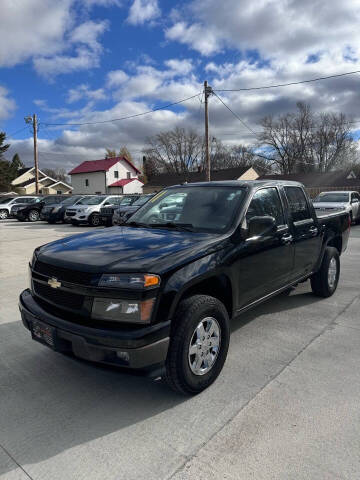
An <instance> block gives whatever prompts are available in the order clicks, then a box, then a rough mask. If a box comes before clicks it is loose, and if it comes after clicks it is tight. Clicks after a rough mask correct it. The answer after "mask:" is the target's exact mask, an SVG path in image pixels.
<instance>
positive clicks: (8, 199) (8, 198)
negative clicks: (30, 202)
mask: <svg viewBox="0 0 360 480" xmlns="http://www.w3.org/2000/svg"><path fill="white" fill-rule="evenodd" d="M13 199H14V197H5V198H2V199H1V200H0V203H8V202H10V201H11V200H13Z"/></svg>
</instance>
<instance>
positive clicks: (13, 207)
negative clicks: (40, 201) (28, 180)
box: [0, 196, 38, 220]
mask: <svg viewBox="0 0 360 480" xmlns="http://www.w3.org/2000/svg"><path fill="white" fill-rule="evenodd" d="M37 198H38V197H35V196H32V197H28V196H26V197H24V196H22V197H5V198H1V199H0V220H5V219H6V218H8V217H14V216H15V213H16V211H17V210H18V209H19V208H21V207H22V206H26V205H28V204H29V203H33V202H34V201H35V200H37Z"/></svg>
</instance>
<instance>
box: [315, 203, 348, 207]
mask: <svg viewBox="0 0 360 480" xmlns="http://www.w3.org/2000/svg"><path fill="white" fill-rule="evenodd" d="M313 205H314V208H348V207H349V203H347V202H314V203H313Z"/></svg>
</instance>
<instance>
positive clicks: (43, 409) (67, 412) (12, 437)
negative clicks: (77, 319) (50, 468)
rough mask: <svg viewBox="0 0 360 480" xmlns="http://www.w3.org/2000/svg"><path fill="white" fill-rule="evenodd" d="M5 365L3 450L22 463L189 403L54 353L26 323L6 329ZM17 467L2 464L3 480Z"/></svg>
mask: <svg viewBox="0 0 360 480" xmlns="http://www.w3.org/2000/svg"><path fill="white" fill-rule="evenodd" d="M14 350H15V351H17V352H18V355H17V356H16V355H14V353H13V352H14ZM11 352H12V355H11ZM0 364H1V369H0V399H1V401H0V406H1V407H0V444H2V445H3V446H4V447H5V448H6V449H7V450H8V451H10V452H11V454H12V455H13V456H14V457H15V458H16V459H17V461H18V462H19V463H20V464H24V463H38V462H40V461H42V460H46V459H48V458H51V457H53V456H54V455H56V454H58V453H60V452H62V451H64V450H67V449H70V448H71V447H73V446H76V445H81V444H84V443H86V442H89V441H91V440H94V439H97V438H99V437H103V436H106V435H108V434H110V433H112V432H115V431H118V430H121V429H124V428H126V427H127V426H129V425H133V424H135V423H138V422H141V421H143V420H144V419H147V418H149V417H152V416H154V415H157V414H159V413H160V412H163V411H165V410H167V409H171V408H173V407H174V406H175V405H177V404H179V403H181V402H184V401H186V397H182V396H179V395H177V394H175V393H174V392H172V391H171V390H170V389H168V388H167V386H166V385H164V384H163V383H162V382H154V381H151V380H149V379H146V378H144V377H138V376H133V375H130V374H125V373H120V372H119V371H116V370H114V369H111V368H106V367H101V366H100V367H99V366H96V365H94V364H88V363H86V362H82V361H77V360H74V359H73V358H71V357H65V356H63V355H61V354H58V353H56V352H52V351H51V350H49V349H48V348H47V347H43V346H41V345H38V344H36V343H35V342H33V341H32V340H31V338H30V335H29V332H27V331H26V330H24V327H23V325H22V323H21V322H20V321H19V322H13V323H6V324H2V325H0ZM13 468H16V465H15V464H13V467H10V465H1V464H0V476H1V475H2V474H4V473H5V472H7V471H9V470H12V469H13Z"/></svg>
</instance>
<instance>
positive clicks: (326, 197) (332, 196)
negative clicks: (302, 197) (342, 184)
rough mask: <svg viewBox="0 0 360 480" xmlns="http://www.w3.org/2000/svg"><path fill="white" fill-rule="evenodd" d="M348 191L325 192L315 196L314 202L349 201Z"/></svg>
mask: <svg viewBox="0 0 360 480" xmlns="http://www.w3.org/2000/svg"><path fill="white" fill-rule="evenodd" d="M348 201H349V194H348V193H324V194H323V195H319V196H318V197H317V198H315V200H314V202H315V203H316V202H344V203H345V202H348Z"/></svg>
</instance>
